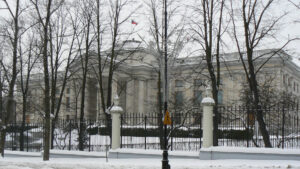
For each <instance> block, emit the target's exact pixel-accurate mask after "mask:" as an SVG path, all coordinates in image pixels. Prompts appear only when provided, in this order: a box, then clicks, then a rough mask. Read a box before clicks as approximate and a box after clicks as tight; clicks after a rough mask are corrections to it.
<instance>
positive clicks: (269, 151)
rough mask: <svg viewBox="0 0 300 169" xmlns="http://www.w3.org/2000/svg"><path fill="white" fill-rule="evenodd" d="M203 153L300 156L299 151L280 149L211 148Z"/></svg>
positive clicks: (205, 149) (202, 149) (204, 149)
mask: <svg viewBox="0 0 300 169" xmlns="http://www.w3.org/2000/svg"><path fill="white" fill-rule="evenodd" d="M201 151H209V152H210V151H217V152H239V153H263V154H296V155H297V154H298V155H299V154H300V150H299V149H279V148H255V147H253V148H246V147H210V148H201Z"/></svg>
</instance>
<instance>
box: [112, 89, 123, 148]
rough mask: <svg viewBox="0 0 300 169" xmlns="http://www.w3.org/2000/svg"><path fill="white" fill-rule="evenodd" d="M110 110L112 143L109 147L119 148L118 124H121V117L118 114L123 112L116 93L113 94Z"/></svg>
mask: <svg viewBox="0 0 300 169" xmlns="http://www.w3.org/2000/svg"><path fill="white" fill-rule="evenodd" d="M110 112H111V118H112V145H111V148H112V149H113V150H114V149H117V148H120V143H121V136H120V134H121V131H120V129H121V128H120V126H121V125H120V124H121V119H120V116H121V114H122V112H123V109H122V107H120V106H119V97H118V95H116V96H115V98H114V106H113V107H112V108H111V110H110Z"/></svg>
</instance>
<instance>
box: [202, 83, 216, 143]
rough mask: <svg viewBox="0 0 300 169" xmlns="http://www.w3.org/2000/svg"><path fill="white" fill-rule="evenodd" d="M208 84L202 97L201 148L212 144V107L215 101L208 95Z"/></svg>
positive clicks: (209, 92) (209, 90) (209, 91)
mask: <svg viewBox="0 0 300 169" xmlns="http://www.w3.org/2000/svg"><path fill="white" fill-rule="evenodd" d="M210 94H211V89H210V86H208V87H207V88H206V97H205V98H203V100H202V102H201V104H202V105H203V119H202V120H203V148H208V147H211V146H213V107H214V104H215V101H214V99H213V98H211V97H210Z"/></svg>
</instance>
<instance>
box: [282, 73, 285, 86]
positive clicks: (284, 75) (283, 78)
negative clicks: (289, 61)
mask: <svg viewBox="0 0 300 169" xmlns="http://www.w3.org/2000/svg"><path fill="white" fill-rule="evenodd" d="M282 81H283V84H286V75H285V74H284V75H283V79H282Z"/></svg>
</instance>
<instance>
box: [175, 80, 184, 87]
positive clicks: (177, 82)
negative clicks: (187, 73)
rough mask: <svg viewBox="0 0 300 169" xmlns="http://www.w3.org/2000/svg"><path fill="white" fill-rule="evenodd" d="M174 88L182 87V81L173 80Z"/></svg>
mask: <svg viewBox="0 0 300 169" xmlns="http://www.w3.org/2000/svg"><path fill="white" fill-rule="evenodd" d="M175 87H183V80H175Z"/></svg>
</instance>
